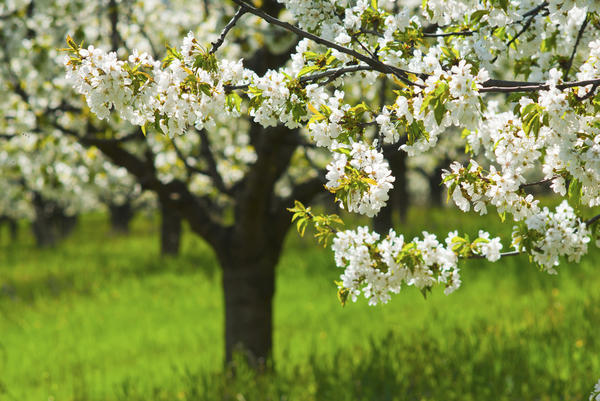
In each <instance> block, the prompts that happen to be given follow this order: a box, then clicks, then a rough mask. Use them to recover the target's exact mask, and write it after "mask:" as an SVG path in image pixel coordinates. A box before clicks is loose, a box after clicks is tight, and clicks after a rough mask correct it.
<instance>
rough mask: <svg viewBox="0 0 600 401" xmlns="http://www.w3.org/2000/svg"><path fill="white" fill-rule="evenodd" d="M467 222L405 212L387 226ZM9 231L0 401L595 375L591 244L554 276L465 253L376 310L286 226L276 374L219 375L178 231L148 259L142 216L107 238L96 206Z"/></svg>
mask: <svg viewBox="0 0 600 401" xmlns="http://www.w3.org/2000/svg"><path fill="white" fill-rule="evenodd" d="M484 221H485V222H484V224H483V225H484V227H485V228H486V229H487V230H489V231H490V232H492V233H498V232H500V233H502V234H504V235H507V234H509V232H510V227H506V226H503V225H501V224H500V223H498V222H496V219H494V218H488V219H485V220H484ZM480 226H481V220H479V219H477V218H475V217H473V216H467V217H465V215H462V214H458V213H455V212H453V211H448V210H441V211H439V210H438V211H426V210H423V209H419V210H413V211H412V212H411V214H410V218H409V221H407V222H406V224H405V225H404V226H403V227H402V229H401V231H402V232H404V233H405V236H406V237H407V238H412V236H414V235H418V234H419V233H420V231H422V230H427V231H430V232H435V233H438V234H445V233H446V232H447V230H448V228H453V227H458V228H459V230H460V231H461V232H462V231H464V232H468V233H470V234H476V233H477V229H478V228H480ZM25 231H26V229H25V228H24V227H22V232H21V235H20V238H19V240H18V242H17V243H15V244H10V243H9V242H8V240H7V239H6V238H3V239H2V249H1V250H0V400H18V401H22V400H49V399H53V400H56V401H58V400H73V401H75V400H78V401H82V400H177V399H182V400H186V399H187V400H205V399H214V400H221V399H232V400H247V401H250V400H266V399H281V400H283V399H285V400H405V399H406V400H499V399H506V400H531V399H540V400H545V399H549V400H550V399H552V400H567V399H572V400H576V399H577V400H579V399H585V398H586V397H587V394H588V393H589V391H590V390H591V387H592V386H593V384H594V383H595V381H596V380H597V379H598V377H600V336H599V335H598V333H599V332H600V290H598V289H599V288H600V275H599V274H598V267H597V263H596V262H595V261H596V260H597V258H598V257H599V256H600V252H598V251H597V250H596V249H595V248H594V247H592V250H591V254H590V255H589V256H588V257H587V258H586V259H585V261H584V262H583V263H582V264H580V265H572V266H569V265H567V264H566V263H565V264H564V265H562V266H561V267H560V269H559V275H558V276H549V275H547V274H545V273H541V272H539V271H537V270H536V268H535V267H534V266H532V265H530V264H529V263H528V261H527V258H526V257H514V258H510V259H506V260H504V261H502V262H500V263H496V264H489V263H486V262H483V261H469V262H466V263H465V264H464V265H463V266H462V275H463V287H462V288H461V289H460V290H459V291H457V292H456V293H455V294H452V295H451V296H444V295H443V294H442V293H441V291H434V292H433V294H431V296H429V297H428V298H427V299H426V300H425V299H423V297H422V296H421V294H420V293H419V292H418V291H415V290H414V289H410V288H409V289H406V290H405V291H403V292H402V293H401V294H399V295H397V296H395V297H394V298H393V300H392V302H390V303H389V304H388V305H382V306H377V307H369V306H367V305H366V302H365V301H364V300H360V301H359V302H358V303H356V304H352V303H350V304H348V305H347V306H346V307H345V308H342V307H341V306H340V305H339V302H338V301H337V299H336V296H335V286H334V284H333V280H334V279H335V278H336V277H337V276H338V275H339V273H340V271H339V269H337V268H336V267H335V265H334V264H333V260H332V259H333V258H332V256H331V254H330V253H329V251H327V250H323V249H322V248H320V247H318V246H317V245H316V244H315V243H314V242H313V241H312V240H311V239H310V238H305V239H299V238H298V236H297V235H296V234H295V233H293V232H292V233H290V235H289V236H288V241H287V246H286V250H285V252H284V255H283V257H282V260H281V263H280V266H279V269H278V279H277V294H276V298H275V303H274V313H275V315H274V316H275V317H274V319H275V339H274V343H275V344H274V356H275V358H274V359H275V371H276V374H275V375H273V374H268V375H264V376H260V377H256V376H255V375H254V373H252V372H246V371H245V370H244V369H243V368H238V375H237V377H236V379H235V380H233V381H232V380H231V379H228V378H227V375H223V374H222V358H223V317H222V308H223V305H222V293H221V289H220V277H221V276H220V272H219V269H218V266H217V264H216V262H215V259H214V256H213V255H212V252H211V251H210V249H209V248H208V247H207V246H206V245H205V244H204V243H202V241H200V240H199V239H197V238H196V237H194V236H193V235H191V234H189V233H186V235H185V237H184V241H183V252H182V255H181V256H179V257H177V258H166V259H164V258H159V257H158V250H159V243H158V237H157V224H156V221H155V220H154V219H148V218H145V217H141V218H138V219H137V220H136V221H135V224H134V227H133V232H132V234H131V235H130V236H118V237H115V236H113V235H112V234H111V233H110V231H109V229H108V226H107V224H106V222H105V217H104V216H101V215H94V216H86V217H85V218H83V221H82V222H81V223H80V224H79V227H78V229H77V230H76V232H75V233H74V235H73V236H72V237H70V238H69V239H68V240H67V241H65V242H64V243H63V244H61V245H60V246H59V247H58V248H56V249H53V250H38V249H35V247H34V246H33V242H32V240H31V238H30V237H29V236H28V233H27V232H25ZM244 372H245V373H244Z"/></svg>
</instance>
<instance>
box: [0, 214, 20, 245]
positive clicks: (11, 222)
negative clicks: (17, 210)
mask: <svg viewBox="0 0 600 401" xmlns="http://www.w3.org/2000/svg"><path fill="white" fill-rule="evenodd" d="M2 225H7V226H8V231H9V233H10V239H11V241H13V242H14V241H16V240H17V233H18V224H17V220H16V219H14V218H12V217H9V216H0V226H2Z"/></svg>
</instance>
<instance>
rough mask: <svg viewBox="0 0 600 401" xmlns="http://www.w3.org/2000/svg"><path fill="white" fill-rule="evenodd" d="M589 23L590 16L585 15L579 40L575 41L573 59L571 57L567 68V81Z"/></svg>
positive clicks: (578, 36) (578, 35)
mask: <svg viewBox="0 0 600 401" xmlns="http://www.w3.org/2000/svg"><path fill="white" fill-rule="evenodd" d="M588 22H589V16H588V14H586V15H585V19H584V20H583V24H581V28H579V32H578V33H577V39H576V40H575V45H574V46H573V51H572V52H571V57H569V61H568V63H567V65H566V66H565V79H567V78H568V76H569V72H570V71H571V67H572V66H573V60H574V59H575V53H577V47H578V46H579V41H580V40H581V37H582V36H583V32H585V28H586V26H587V24H588Z"/></svg>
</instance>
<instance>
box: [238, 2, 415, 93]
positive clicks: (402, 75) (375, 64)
mask: <svg viewBox="0 0 600 401" xmlns="http://www.w3.org/2000/svg"><path fill="white" fill-rule="evenodd" d="M233 2H234V3H236V4H238V5H239V6H240V7H242V8H243V9H245V10H246V11H247V12H249V13H251V14H254V15H256V16H257V17H260V18H262V19H264V20H265V21H267V22H269V23H271V24H273V25H276V26H279V27H281V28H283V29H285V30H287V31H289V32H292V33H294V34H296V35H298V36H300V37H302V38H306V39H310V40H312V41H313V42H315V43H318V44H320V45H324V46H327V47H328V48H331V49H335V50H337V51H339V52H341V53H345V54H348V55H350V56H352V57H354V58H356V59H357V60H360V61H362V62H364V63H365V64H367V65H369V66H371V67H372V68H373V70H375V71H379V72H382V73H384V74H387V73H388V72H392V73H393V74H394V75H396V76H397V77H398V79H400V80H401V81H403V82H404V83H406V84H408V85H411V86H422V85H419V84H417V83H415V82H413V81H411V80H409V79H408V74H414V75H417V76H422V75H423V74H418V73H413V72H410V71H406V70H403V69H401V68H397V67H393V66H389V65H386V64H384V63H382V62H381V61H379V60H377V59H374V58H371V57H367V56H365V55H364V54H361V53H359V52H357V51H355V50H352V49H348V48H347V47H344V46H341V45H339V44H337V43H335V42H331V41H329V40H327V39H323V38H321V37H320V36H317V35H314V34H312V33H310V32H306V31H304V30H302V29H300V28H298V27H297V26H295V25H292V24H288V23H287V22H283V21H281V20H279V19H277V18H275V17H272V16H270V15H269V14H267V13H265V12H264V11H261V10H259V9H257V8H255V7H253V6H251V5H250V4H248V3H246V2H245V1H244V0H233Z"/></svg>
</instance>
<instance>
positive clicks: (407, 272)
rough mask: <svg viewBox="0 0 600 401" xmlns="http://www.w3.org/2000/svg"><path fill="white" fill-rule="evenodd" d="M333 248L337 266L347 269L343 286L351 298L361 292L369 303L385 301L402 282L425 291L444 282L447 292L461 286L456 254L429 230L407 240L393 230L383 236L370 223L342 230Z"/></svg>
mask: <svg viewBox="0 0 600 401" xmlns="http://www.w3.org/2000/svg"><path fill="white" fill-rule="evenodd" d="M332 249H333V251H334V254H335V261H336V264H337V266H338V267H342V268H344V269H345V270H344V273H343V274H342V275H341V283H340V284H339V285H340V288H341V289H344V290H347V294H348V295H349V296H350V298H351V299H352V301H356V300H357V297H358V296H359V295H360V294H361V292H362V293H363V294H364V296H365V297H366V298H367V299H368V300H369V304H370V305H375V304H377V303H379V302H383V303H386V302H387V301H389V299H390V293H394V294H397V293H398V292H400V289H401V288H402V285H403V284H404V285H408V286H415V287H417V288H419V289H420V290H422V291H426V290H429V289H431V287H433V286H434V285H435V284H444V285H445V286H446V290H445V293H446V294H449V293H451V292H453V291H454V290H456V289H457V288H458V287H459V286H460V274H459V270H458V267H457V265H456V263H457V260H458V259H457V256H456V254H455V253H454V252H452V251H451V250H449V249H447V248H445V247H444V246H443V245H442V244H440V243H439V242H438V241H437V239H436V237H435V235H432V234H429V233H427V232H424V233H423V239H422V240H421V239H419V238H415V239H414V240H413V242H409V243H405V241H404V237H403V236H402V235H397V234H396V233H395V232H394V231H393V230H390V232H389V234H388V235H387V236H386V237H385V238H384V239H380V236H379V234H377V233H371V232H369V230H368V228H367V227H359V228H358V229H356V230H347V231H343V232H339V233H338V234H337V235H336V237H335V238H334V240H333V245H332Z"/></svg>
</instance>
